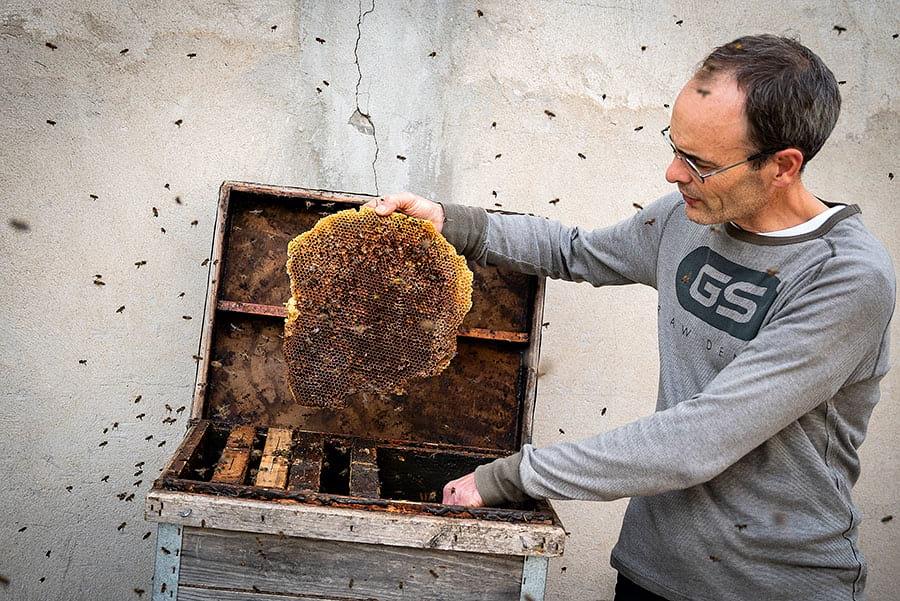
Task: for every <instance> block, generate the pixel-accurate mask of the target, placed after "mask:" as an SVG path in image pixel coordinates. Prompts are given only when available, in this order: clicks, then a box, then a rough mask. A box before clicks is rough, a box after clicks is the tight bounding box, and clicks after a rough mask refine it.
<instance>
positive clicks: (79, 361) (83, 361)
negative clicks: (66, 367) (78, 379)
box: [78, 359, 87, 365]
mask: <svg viewBox="0 0 900 601" xmlns="http://www.w3.org/2000/svg"><path fill="white" fill-rule="evenodd" d="M78 364H79V365H87V359H79V360H78Z"/></svg>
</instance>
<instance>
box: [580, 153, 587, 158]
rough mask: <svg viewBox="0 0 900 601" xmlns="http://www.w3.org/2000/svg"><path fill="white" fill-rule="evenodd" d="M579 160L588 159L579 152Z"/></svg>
mask: <svg viewBox="0 0 900 601" xmlns="http://www.w3.org/2000/svg"><path fill="white" fill-rule="evenodd" d="M578 158H579V159H586V158H587V157H586V156H584V154H583V153H581V152H579V153H578Z"/></svg>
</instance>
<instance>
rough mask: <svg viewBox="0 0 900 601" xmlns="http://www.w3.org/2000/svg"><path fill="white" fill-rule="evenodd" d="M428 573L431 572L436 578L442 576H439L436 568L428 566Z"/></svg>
mask: <svg viewBox="0 0 900 601" xmlns="http://www.w3.org/2000/svg"><path fill="white" fill-rule="evenodd" d="M428 573H429V574H431V575H432V576H434V577H435V578H440V576H438V573H437V572H435V571H434V570H432V569H431V568H428Z"/></svg>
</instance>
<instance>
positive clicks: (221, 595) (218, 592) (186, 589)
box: [178, 585, 347, 601]
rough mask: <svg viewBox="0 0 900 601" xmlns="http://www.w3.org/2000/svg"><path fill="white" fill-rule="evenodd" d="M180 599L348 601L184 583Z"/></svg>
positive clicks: (188, 600) (195, 600) (193, 600)
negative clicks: (185, 584) (195, 585)
mask: <svg viewBox="0 0 900 601" xmlns="http://www.w3.org/2000/svg"><path fill="white" fill-rule="evenodd" d="M257 588H259V587H257ZM178 601H347V597H322V596H321V595H316V596H314V597H308V596H306V595H300V596H298V595H279V594H277V593H262V592H260V593H257V592H254V591H253V589H252V588H251V589H250V590H249V591H234V590H223V589H220V588H206V587H194V586H184V585H182V586H181V587H180V588H179V589H178Z"/></svg>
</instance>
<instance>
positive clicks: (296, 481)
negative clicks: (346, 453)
mask: <svg viewBox="0 0 900 601" xmlns="http://www.w3.org/2000/svg"><path fill="white" fill-rule="evenodd" d="M324 440H325V437H324V436H323V435H322V434H318V433H314V432H295V433H294V453H293V457H292V458H291V465H290V474H289V475H288V483H287V487H288V490H309V491H312V492H318V490H319V486H320V480H321V477H322V455H323V444H324Z"/></svg>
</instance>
